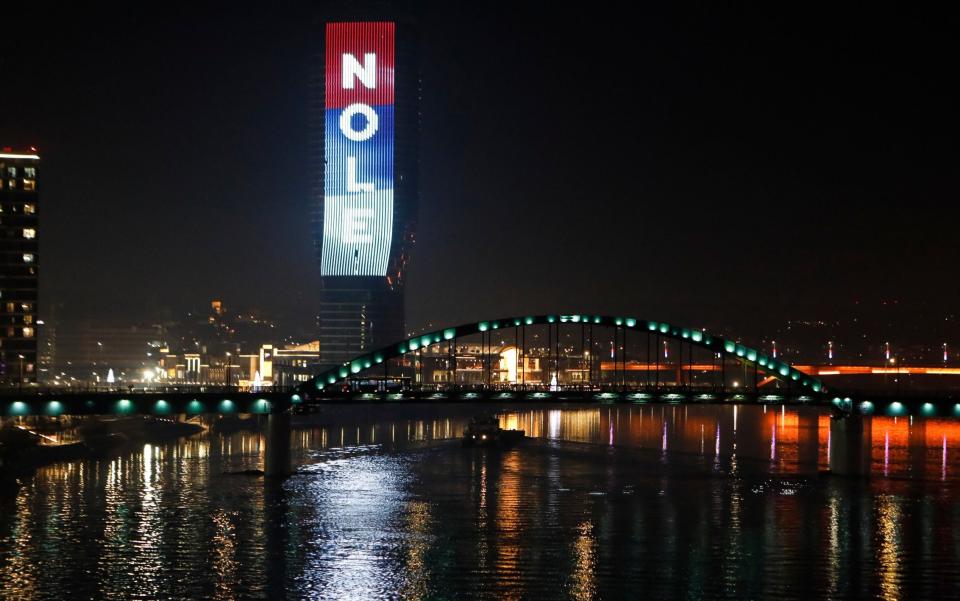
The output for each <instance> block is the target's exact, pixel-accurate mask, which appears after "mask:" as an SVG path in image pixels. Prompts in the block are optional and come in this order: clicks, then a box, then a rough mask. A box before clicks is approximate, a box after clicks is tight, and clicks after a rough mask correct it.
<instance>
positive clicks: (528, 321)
mask: <svg viewBox="0 0 960 601" xmlns="http://www.w3.org/2000/svg"><path fill="white" fill-rule="evenodd" d="M523 323H524V324H525V325H528V326H529V325H533V317H530V316H529V315H528V316H527V317H524V318H523Z"/></svg>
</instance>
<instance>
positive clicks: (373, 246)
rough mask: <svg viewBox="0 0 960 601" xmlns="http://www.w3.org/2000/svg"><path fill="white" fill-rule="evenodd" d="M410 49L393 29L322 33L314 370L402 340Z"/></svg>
mask: <svg viewBox="0 0 960 601" xmlns="http://www.w3.org/2000/svg"><path fill="white" fill-rule="evenodd" d="M417 44H418V42H417V38H416V35H415V31H414V28H413V26H412V25H410V24H406V23H400V22H397V21H394V20H346V19H345V20H332V19H331V20H327V21H326V22H324V24H323V48H324V53H323V54H324V60H323V78H322V84H321V87H322V91H321V92H320V94H318V95H319V96H320V97H321V98H322V103H318V104H320V106H317V107H316V108H315V111H316V112H320V111H322V115H323V118H322V119H320V120H319V121H321V122H320V123H318V127H317V128H316V129H317V130H319V138H320V140H322V153H320V156H321V157H322V158H321V160H318V161H317V167H318V169H317V171H318V172H319V175H320V177H319V185H318V186H317V189H316V193H315V194H316V197H317V198H316V200H317V201H316V203H315V207H316V213H315V218H314V232H315V241H316V249H317V258H318V261H319V264H320V276H321V278H320V279H321V289H320V307H319V312H318V328H319V339H320V363H321V365H323V366H332V365H336V364H339V363H342V362H344V361H347V360H349V359H351V358H353V357H354V356H356V355H358V354H360V353H363V352H365V351H369V350H371V349H373V348H377V347H379V346H384V345H387V344H389V343H391V342H394V341H397V340H400V339H402V338H404V336H405V319H404V284H405V281H404V279H405V278H404V276H405V269H406V265H407V262H408V258H409V253H410V250H411V248H412V246H413V243H414V233H415V225H416V212H417V204H418V196H419V183H418V170H419V154H418V151H419V148H418V147H419V144H418V141H419V140H418V139H419V130H420V108H419V104H420V102H419V101H420V75H419V65H418V60H417Z"/></svg>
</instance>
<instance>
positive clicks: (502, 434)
mask: <svg viewBox="0 0 960 601" xmlns="http://www.w3.org/2000/svg"><path fill="white" fill-rule="evenodd" d="M525 435H526V432H525V431H524V430H504V429H503V428H501V427H500V420H498V419H497V418H496V417H494V416H493V415H478V416H476V417H474V418H473V419H471V420H470V423H469V424H467V429H466V430H464V431H463V439H462V441H463V446H465V447H492V446H503V445H506V444H512V443H515V442H519V441H521V440H523V438H524V436H525Z"/></svg>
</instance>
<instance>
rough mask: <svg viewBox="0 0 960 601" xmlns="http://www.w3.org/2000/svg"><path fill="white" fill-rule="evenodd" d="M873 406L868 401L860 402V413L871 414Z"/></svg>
mask: <svg viewBox="0 0 960 601" xmlns="http://www.w3.org/2000/svg"><path fill="white" fill-rule="evenodd" d="M873 411H874V407H873V403H871V402H870V401H864V402H862V403H860V413H862V414H864V415H873Z"/></svg>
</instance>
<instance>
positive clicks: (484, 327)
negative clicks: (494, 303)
mask: <svg viewBox="0 0 960 601" xmlns="http://www.w3.org/2000/svg"><path fill="white" fill-rule="evenodd" d="M477 329H478V330H480V331H481V332H486V331H487V330H489V329H490V324H489V323H488V322H486V321H481V322H480V323H478V324H477Z"/></svg>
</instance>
